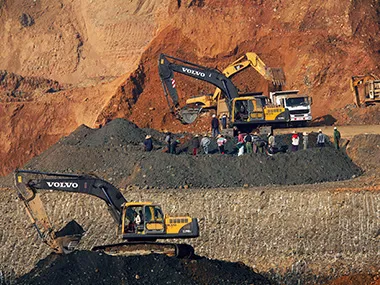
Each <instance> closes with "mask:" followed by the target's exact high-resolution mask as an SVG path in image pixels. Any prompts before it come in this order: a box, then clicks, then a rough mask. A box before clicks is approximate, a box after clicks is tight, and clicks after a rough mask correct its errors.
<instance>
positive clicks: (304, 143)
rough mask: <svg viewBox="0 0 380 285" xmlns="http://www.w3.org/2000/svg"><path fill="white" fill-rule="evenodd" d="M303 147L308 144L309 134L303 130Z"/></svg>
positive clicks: (305, 147)
mask: <svg viewBox="0 0 380 285" xmlns="http://www.w3.org/2000/svg"><path fill="white" fill-rule="evenodd" d="M302 135H303V149H307V146H308V144H309V135H308V134H307V132H303V134H302Z"/></svg>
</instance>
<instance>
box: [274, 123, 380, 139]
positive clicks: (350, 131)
mask: <svg viewBox="0 0 380 285" xmlns="http://www.w3.org/2000/svg"><path fill="white" fill-rule="evenodd" d="M337 128H338V130H339V131H340V134H341V136H342V138H346V139H351V138H352V137H353V136H355V135H359V134H377V135H378V134H380V125H357V126H337ZM319 129H321V130H322V132H323V133H324V134H326V135H328V136H332V135H333V132H334V126H322V127H304V128H289V129H276V130H275V131H274V133H275V134H286V133H290V132H292V131H293V130H295V131H297V132H299V133H302V132H307V133H311V132H318V130H319Z"/></svg>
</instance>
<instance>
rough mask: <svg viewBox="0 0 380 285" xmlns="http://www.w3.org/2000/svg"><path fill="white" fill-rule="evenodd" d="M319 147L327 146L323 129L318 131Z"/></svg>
mask: <svg viewBox="0 0 380 285" xmlns="http://www.w3.org/2000/svg"><path fill="white" fill-rule="evenodd" d="M317 146H318V147H324V146H325V135H324V134H323V133H322V130H321V129H319V130H318V136H317Z"/></svg>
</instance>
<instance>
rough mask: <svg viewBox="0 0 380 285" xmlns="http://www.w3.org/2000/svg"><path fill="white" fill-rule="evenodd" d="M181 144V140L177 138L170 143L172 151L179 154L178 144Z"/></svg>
mask: <svg viewBox="0 0 380 285" xmlns="http://www.w3.org/2000/svg"><path fill="white" fill-rule="evenodd" d="M179 144H180V142H179V140H175V141H174V142H172V143H171V145H170V153H171V154H177V146H178V145H179Z"/></svg>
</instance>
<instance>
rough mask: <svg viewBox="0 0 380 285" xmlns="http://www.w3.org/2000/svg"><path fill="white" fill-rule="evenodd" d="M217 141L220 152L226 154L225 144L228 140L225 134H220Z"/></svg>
mask: <svg viewBox="0 0 380 285" xmlns="http://www.w3.org/2000/svg"><path fill="white" fill-rule="evenodd" d="M216 143H217V145H218V148H219V152H220V153H221V154H224V145H225V144H226V143H227V140H226V139H225V138H224V137H223V135H218V139H217V140H216Z"/></svg>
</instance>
